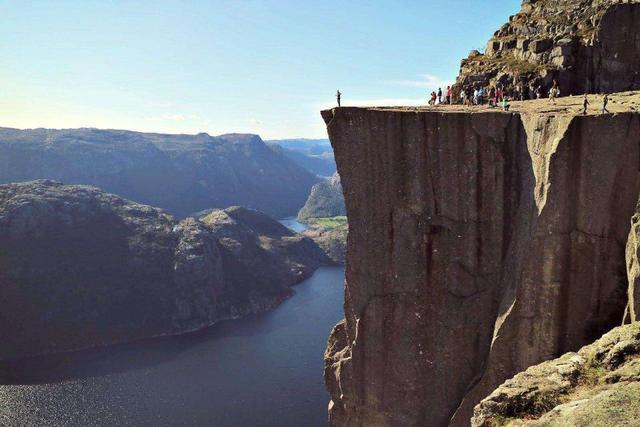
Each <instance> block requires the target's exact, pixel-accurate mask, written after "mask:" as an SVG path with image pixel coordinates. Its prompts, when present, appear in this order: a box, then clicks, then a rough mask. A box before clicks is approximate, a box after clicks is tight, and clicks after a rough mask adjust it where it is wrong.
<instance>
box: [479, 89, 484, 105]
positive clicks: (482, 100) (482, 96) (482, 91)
mask: <svg viewBox="0 0 640 427" xmlns="http://www.w3.org/2000/svg"><path fill="white" fill-rule="evenodd" d="M478 104H480V105H482V104H484V88H483V87H482V86H480V89H478Z"/></svg>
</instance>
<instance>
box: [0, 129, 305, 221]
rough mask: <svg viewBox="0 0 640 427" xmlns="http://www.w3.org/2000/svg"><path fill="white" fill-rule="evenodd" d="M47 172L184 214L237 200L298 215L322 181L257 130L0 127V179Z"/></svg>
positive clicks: (276, 212) (272, 211) (36, 176)
mask: <svg viewBox="0 0 640 427" xmlns="http://www.w3.org/2000/svg"><path fill="white" fill-rule="evenodd" d="M40 178H46V179H54V180H59V181H62V182H64V183H67V184H88V185H95V186H97V187H100V188H102V189H104V190H105V191H108V192H111V193H115V194H117V195H119V196H122V197H126V198H128V199H131V200H135V201H137V202H140V203H145V204H149V205H153V206H158V207H161V208H163V209H165V210H167V211H169V212H170V213H172V214H174V215H176V216H178V217H185V216H187V215H189V214H191V213H193V212H197V211H201V210H204V209H209V208H224V207H227V206H233V205H241V206H245V207H248V208H253V209H258V210H261V211H263V212H265V213H268V214H270V215H272V216H273V217H276V218H282V217H286V216H291V215H295V213H297V211H298V210H299V209H300V207H301V206H302V205H303V204H304V202H305V200H306V198H307V195H308V194H309V191H310V189H311V187H312V186H313V184H315V183H316V182H318V178H316V177H315V176H314V175H313V174H311V173H309V172H308V171H306V170H305V169H303V168H302V167H300V166H298V165H296V164H295V163H294V162H292V161H291V160H290V159H288V158H287V157H286V156H285V155H284V154H282V153H279V152H277V151H274V150H272V149H270V148H269V147H268V146H267V145H266V144H265V143H264V142H263V141H262V140H261V139H260V137H258V136H256V135H243V134H230V135H221V136H217V137H213V136H209V135H207V134H204V133H201V134H198V135H168V134H157V133H141V132H131V131H124V130H100V129H67V130H55V129H30V130H18V129H8V128H0V183H9V182H18V181H29V180H33V179H40Z"/></svg>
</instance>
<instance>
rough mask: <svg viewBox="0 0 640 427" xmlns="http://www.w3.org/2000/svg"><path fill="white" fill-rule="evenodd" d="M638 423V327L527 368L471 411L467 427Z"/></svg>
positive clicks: (631, 326)
mask: <svg viewBox="0 0 640 427" xmlns="http://www.w3.org/2000/svg"><path fill="white" fill-rule="evenodd" d="M638 419H640V323H634V324H632V325H627V326H622V327H618V328H616V329H614V330H612V331H611V332H609V333H607V334H606V335H604V336H603V337H602V338H600V339H599V340H597V341H596V342H595V343H593V344H590V345H588V346H586V347H583V348H581V349H580V350H579V351H578V352H576V353H567V354H564V355H563V356H562V357H560V358H558V359H555V360H551V361H547V362H544V363H541V364H540V365H536V366H532V367H530V368H528V369H527V370H526V371H524V372H522V373H520V374H518V375H516V376H515V377H513V378H512V379H509V380H507V381H506V382H505V383H504V384H502V385H500V387H498V388H497V389H496V390H495V391H494V392H493V393H491V395H489V396H488V397H487V398H486V399H484V400H483V401H482V402H481V403H480V404H478V405H477V406H476V408H475V410H474V416H473V419H472V422H471V425H472V426H474V427H493V426H511V427H515V426H531V427H533V426H588V425H591V426H602V427H605V426H611V427H613V426H616V427H617V426H634V425H638Z"/></svg>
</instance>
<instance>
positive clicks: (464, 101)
mask: <svg viewBox="0 0 640 427" xmlns="http://www.w3.org/2000/svg"><path fill="white" fill-rule="evenodd" d="M460 102H462V105H467V90H466V89H465V88H462V89H460Z"/></svg>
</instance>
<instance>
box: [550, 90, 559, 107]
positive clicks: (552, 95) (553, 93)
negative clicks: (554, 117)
mask: <svg viewBox="0 0 640 427" xmlns="http://www.w3.org/2000/svg"><path fill="white" fill-rule="evenodd" d="M557 91H558V89H557V88H556V87H555V86H553V87H552V88H551V89H549V100H550V101H551V103H552V104H555V103H556V95H557V93H558V92H557Z"/></svg>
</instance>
